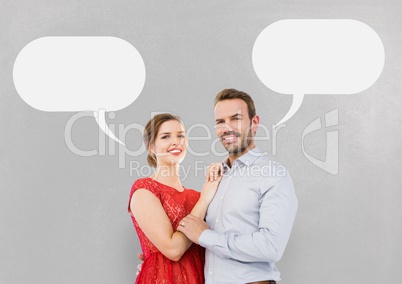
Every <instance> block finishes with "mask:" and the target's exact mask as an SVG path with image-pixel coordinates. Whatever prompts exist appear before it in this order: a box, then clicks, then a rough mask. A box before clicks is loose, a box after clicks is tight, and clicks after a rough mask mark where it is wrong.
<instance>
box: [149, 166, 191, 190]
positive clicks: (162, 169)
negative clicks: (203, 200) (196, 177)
mask: <svg viewBox="0 0 402 284" xmlns="http://www.w3.org/2000/svg"><path fill="white" fill-rule="evenodd" d="M179 171H180V169H179V165H157V167H156V171H155V173H154V174H153V176H152V178H153V179H154V180H157V181H159V182H161V183H163V184H166V185H169V186H171V187H174V188H175V189H177V190H178V191H183V186H182V185H181V181H180V175H179Z"/></svg>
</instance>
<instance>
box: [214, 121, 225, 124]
mask: <svg viewBox="0 0 402 284" xmlns="http://www.w3.org/2000/svg"><path fill="white" fill-rule="evenodd" d="M222 123H223V121H217V122H215V124H222Z"/></svg>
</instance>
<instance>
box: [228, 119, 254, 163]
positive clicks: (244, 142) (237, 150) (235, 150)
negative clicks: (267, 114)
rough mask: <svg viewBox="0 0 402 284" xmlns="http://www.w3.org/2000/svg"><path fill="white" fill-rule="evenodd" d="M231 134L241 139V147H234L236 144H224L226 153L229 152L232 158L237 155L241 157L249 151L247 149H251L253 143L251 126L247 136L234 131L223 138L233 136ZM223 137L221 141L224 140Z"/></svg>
mask: <svg viewBox="0 0 402 284" xmlns="http://www.w3.org/2000/svg"><path fill="white" fill-rule="evenodd" d="M231 134H234V135H236V136H237V137H239V138H240V144H239V145H234V144H224V143H222V144H223V147H225V149H226V151H228V153H229V155H232V156H237V155H239V154H241V153H244V152H245V151H246V150H247V148H249V146H250V143H251V141H252V138H253V136H252V134H251V125H250V127H249V128H248V131H247V133H245V134H240V133H239V132H234V131H228V132H227V133H225V134H224V135H222V137H223V136H226V135H231ZM222 137H221V140H222ZM239 138H238V139H239Z"/></svg>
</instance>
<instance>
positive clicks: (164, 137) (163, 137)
mask: <svg viewBox="0 0 402 284" xmlns="http://www.w3.org/2000/svg"><path fill="white" fill-rule="evenodd" d="M166 138H169V136H167V135H166V136H162V137H161V139H166Z"/></svg>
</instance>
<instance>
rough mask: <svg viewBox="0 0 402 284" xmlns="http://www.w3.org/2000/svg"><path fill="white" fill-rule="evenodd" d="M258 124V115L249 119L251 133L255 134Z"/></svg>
mask: <svg viewBox="0 0 402 284" xmlns="http://www.w3.org/2000/svg"><path fill="white" fill-rule="evenodd" d="M259 124H260V117H259V116H258V115H255V116H254V117H253V118H252V119H251V130H252V132H253V133H254V135H255V133H256V132H257V128H258V125H259Z"/></svg>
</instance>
